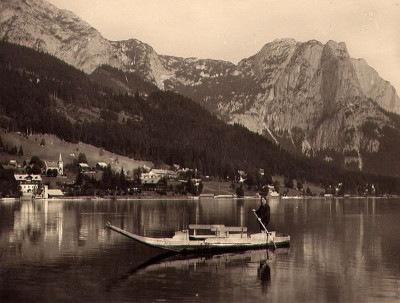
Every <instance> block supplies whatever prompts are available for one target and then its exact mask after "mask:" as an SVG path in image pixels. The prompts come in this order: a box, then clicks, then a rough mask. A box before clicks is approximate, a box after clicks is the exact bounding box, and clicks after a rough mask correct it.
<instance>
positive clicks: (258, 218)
mask: <svg viewBox="0 0 400 303" xmlns="http://www.w3.org/2000/svg"><path fill="white" fill-rule="evenodd" d="M252 211H253V213H254V215H255V216H256V217H257V220H258V222H260V224H261V226H262V227H263V228H264V230H265V232H266V233H267V241H268V235H269V234H270V232H269V231H268V229H267V228H266V227H265V225H264V223H263V222H262V221H261V218H260V217H259V216H258V215H257V213H256V210H255V209H254V208H253V209H252ZM271 239H272V243H274V247H275V248H276V244H275V241H274V238H273V237H271Z"/></svg>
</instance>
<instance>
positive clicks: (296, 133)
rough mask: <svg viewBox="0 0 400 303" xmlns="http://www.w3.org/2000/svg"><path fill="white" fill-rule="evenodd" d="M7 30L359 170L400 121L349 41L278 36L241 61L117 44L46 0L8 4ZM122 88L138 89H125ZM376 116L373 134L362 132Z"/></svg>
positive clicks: (70, 59)
mask: <svg viewBox="0 0 400 303" xmlns="http://www.w3.org/2000/svg"><path fill="white" fill-rule="evenodd" d="M0 26H1V28H0V29H1V31H0V38H1V39H3V40H6V41H10V42H13V43H17V44H23V45H26V46H29V47H32V48H35V49H39V50H42V51H45V52H48V53H51V54H53V55H55V56H56V57H58V58H60V59H62V60H64V61H66V62H67V63H69V64H72V65H73V66H75V67H77V68H79V69H81V70H84V71H85V72H86V73H93V72H96V71H97V72H98V71H99V70H101V69H102V66H104V65H110V66H112V67H114V68H117V69H120V70H122V71H123V72H126V73H133V74H135V75H138V76H141V77H143V78H144V79H147V80H149V81H151V82H152V83H154V84H155V85H157V86H158V87H159V88H161V89H164V90H172V91H176V92H178V93H180V94H182V95H185V96H188V97H189V98H192V99H193V100H195V101H196V102H198V103H200V104H201V105H202V106H203V107H204V108H206V109H208V110H209V111H210V112H212V113H213V114H215V115H216V116H218V117H219V118H220V119H222V120H224V121H225V122H228V123H240V124H242V125H244V126H245V127H247V128H248V129H250V130H252V131H254V132H257V133H260V134H263V135H264V136H267V137H269V138H270V139H272V140H273V141H275V142H277V143H279V144H280V145H281V146H283V147H284V148H286V149H287V150H291V151H292V152H295V153H296V152H299V153H304V154H306V155H309V156H317V155H319V156H321V157H322V158H326V159H329V158H331V155H330V154H331V153H332V152H331V151H334V152H335V153H339V154H341V155H346V154H350V155H351V156H345V157H344V159H342V164H343V165H347V164H349V163H350V166H354V164H355V165H356V166H357V167H359V169H362V168H363V166H364V162H365V159H367V158H369V156H368V154H370V153H376V152H379V150H380V148H381V146H382V144H381V141H380V140H381V139H382V136H383V132H382V130H383V129H384V128H385V127H395V126H394V125H395V124H394V123H393V122H392V120H391V118H390V117H389V116H388V115H387V114H386V113H385V111H384V110H386V111H389V112H395V113H400V99H399V97H398V95H397V93H396V91H395V89H394V88H393V86H391V85H390V83H389V82H387V81H385V80H383V79H381V78H380V76H379V74H378V73H377V72H376V71H375V70H374V69H373V68H371V67H369V66H368V65H367V64H366V62H365V60H364V61H363V60H361V59H352V58H351V56H350V54H349V53H348V51H347V47H346V45H345V44H344V43H342V42H340V43H337V42H335V41H328V42H327V43H326V44H323V43H321V42H318V41H316V40H310V41H307V42H298V41H296V40H294V39H291V38H284V39H277V40H274V41H272V42H269V43H266V44H265V45H264V46H263V47H262V48H261V50H260V51H259V52H257V53H256V54H254V55H253V56H250V57H248V58H244V59H242V60H241V61H239V63H238V64H236V65H235V64H233V63H231V62H227V61H222V60H213V59H197V58H180V57H174V56H167V55H158V54H157V52H156V51H155V50H154V49H153V48H152V47H151V46H150V45H148V44H146V43H143V42H141V41H139V40H136V39H128V40H124V41H109V40H107V39H105V38H104V37H103V36H101V34H100V33H99V32H98V31H97V30H95V29H94V28H92V27H91V26H90V25H89V24H87V23H86V22H85V21H83V20H81V19H79V18H78V17H76V16H75V15H74V14H73V13H71V12H65V11H64V10H59V9H57V8H56V7H55V6H53V5H51V4H49V3H48V2H46V1H44V0H35V1H27V0H16V1H3V2H1V3H0ZM108 75H110V79H109V81H110V82H112V81H114V82H116V81H117V79H114V78H112V75H111V74H108ZM103 81H106V80H105V78H104V77H103ZM118 81H119V83H121V81H120V80H118ZM120 88H121V89H126V90H127V92H128V93H131V94H133V93H134V92H133V91H132V90H131V89H130V88H129V86H127V85H120ZM381 108H383V109H384V110H382V109H381ZM371 121H372V122H373V125H375V130H374V131H375V132H376V133H377V136H376V137H375V138H370V137H367V136H366V135H365V133H364V129H365V127H364V125H365V124H366V123H369V122H371ZM339 158H340V157H339Z"/></svg>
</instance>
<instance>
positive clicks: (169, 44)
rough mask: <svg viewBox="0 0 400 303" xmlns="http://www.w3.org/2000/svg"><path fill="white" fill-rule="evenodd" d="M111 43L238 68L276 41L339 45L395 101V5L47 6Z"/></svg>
mask: <svg viewBox="0 0 400 303" xmlns="http://www.w3.org/2000/svg"><path fill="white" fill-rule="evenodd" d="M48 1H49V2H51V3H52V4H54V5H55V6H57V7H58V8H62V9H67V10H70V11H72V12H74V13H75V14H76V15H78V16H79V17H80V18H81V19H83V20H85V21H86V22H88V23H89V24H90V25H92V26H93V27H94V28H96V29H97V30H98V31H99V32H100V33H101V34H102V35H103V36H104V37H105V38H107V39H109V40H126V39H130V38H135V39H138V40H140V41H142V42H144V43H147V44H149V45H150V46H152V47H153V48H154V49H155V51H156V52H157V53H158V54H163V55H173V56H179V57H197V58H203V59H220V60H227V61H231V62H233V63H237V62H238V61H240V60H241V59H243V58H247V57H250V56H252V55H254V54H255V53H257V52H258V51H259V50H260V49H261V48H262V47H263V46H264V45H265V44H266V43H268V42H271V41H273V40H275V39H279V38H294V39H296V40H297V41H300V42H305V41H309V40H318V41H320V42H322V43H326V42H327V41H329V40H335V41H337V42H345V43H346V45H347V49H348V51H349V53H350V56H351V57H352V58H364V59H365V60H366V61H367V63H368V64H369V65H370V66H371V67H373V68H374V69H375V70H376V71H377V72H378V73H379V74H380V76H381V77H382V78H383V79H385V80H388V81H389V82H391V83H392V85H393V86H395V88H396V90H397V92H398V94H400V0H48Z"/></svg>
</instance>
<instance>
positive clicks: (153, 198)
mask: <svg viewBox="0 0 400 303" xmlns="http://www.w3.org/2000/svg"><path fill="white" fill-rule="evenodd" d="M259 198H260V197H259V196H244V197H240V198H239V197H235V196H232V197H218V196H214V197H212V196H206V197H199V196H162V197H160V196H145V197H135V196H128V197H121V196H117V197H115V196H110V197H97V196H75V197H71V196H66V197H52V198H31V199H27V198H0V202H17V201H35V200H38V201H58V200H63V201H65V200H67V201H86V200H93V201H107V200H115V201H123V200H127V201H161V200H171V201H173V200H193V201H197V200H230V199H234V200H255V199H259ZM396 198H400V196H388V197H385V196H365V197H363V196H348V197H343V196H341V197H319V196H304V197H299V196H283V197H270V198H267V200H268V201H281V200H344V199H349V200H357V199H396Z"/></svg>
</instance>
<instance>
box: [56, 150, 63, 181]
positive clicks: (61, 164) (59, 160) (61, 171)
mask: <svg viewBox="0 0 400 303" xmlns="http://www.w3.org/2000/svg"><path fill="white" fill-rule="evenodd" d="M57 164H58V176H60V177H61V176H64V162H63V160H62V157H61V153H60V157H59V158H58V162H57Z"/></svg>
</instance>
